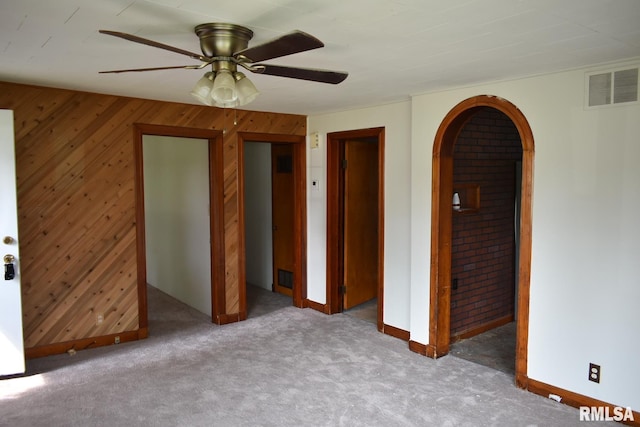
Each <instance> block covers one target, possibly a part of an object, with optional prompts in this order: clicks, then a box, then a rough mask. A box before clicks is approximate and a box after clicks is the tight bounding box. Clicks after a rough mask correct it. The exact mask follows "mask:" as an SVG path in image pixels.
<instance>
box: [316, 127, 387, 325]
mask: <svg viewBox="0 0 640 427" xmlns="http://www.w3.org/2000/svg"><path fill="white" fill-rule="evenodd" d="M384 135H385V128H384V127H378V128H369V129H358V130H349V131H342V132H331V133H328V134H327V288H326V301H327V305H328V306H329V311H330V313H329V314H332V313H339V312H340V310H341V306H342V304H341V301H340V291H339V286H340V278H339V276H340V273H339V271H340V254H339V249H338V248H339V238H340V230H339V228H340V225H339V212H340V195H341V191H340V168H341V162H340V160H341V159H340V156H341V154H342V151H343V149H344V142H345V140H347V139H360V138H377V140H378V230H379V231H380V232H379V233H378V260H379V261H378V307H377V309H378V310H377V313H378V319H377V322H376V326H377V328H378V330H379V331H381V332H382V331H383V330H384V324H383V318H384V312H383V307H384V158H385V157H384V152H385V138H384Z"/></svg>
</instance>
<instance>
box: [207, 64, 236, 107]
mask: <svg viewBox="0 0 640 427" xmlns="http://www.w3.org/2000/svg"><path fill="white" fill-rule="evenodd" d="M211 97H212V98H213V100H214V102H215V104H216V105H229V104H232V103H233V102H234V101H236V100H237V99H238V93H237V91H236V80H235V79H234V78H233V75H232V74H231V71H229V70H220V71H218V72H216V75H215V78H214V79H213V89H212V90H211Z"/></svg>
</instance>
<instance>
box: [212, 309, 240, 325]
mask: <svg viewBox="0 0 640 427" xmlns="http://www.w3.org/2000/svg"><path fill="white" fill-rule="evenodd" d="M246 318H247V313H246V312H245V313H244V317H243V313H232V314H219V315H217V316H216V317H215V318H214V320H213V323H215V324H216V325H228V324H229V323H236V322H240V321H241V320H245V319H246Z"/></svg>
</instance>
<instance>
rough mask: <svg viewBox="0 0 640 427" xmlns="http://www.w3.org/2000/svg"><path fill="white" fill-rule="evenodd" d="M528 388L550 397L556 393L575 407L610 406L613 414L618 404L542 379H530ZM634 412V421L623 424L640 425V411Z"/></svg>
mask: <svg viewBox="0 0 640 427" xmlns="http://www.w3.org/2000/svg"><path fill="white" fill-rule="evenodd" d="M527 382H528V388H527V390H528V391H530V392H532V393H535V394H538V395H540V396H543V397H549V395H550V394H555V395H557V396H560V397H561V398H562V400H560V403H562V404H565V405H568V406H572V407H574V408H579V407H581V406H596V407H608V408H609V411H610V412H609V413H610V414H613V408H615V407H616V406H618V405H613V404H611V403H607V402H603V401H602V400H598V399H594V398H592V397H588V396H585V395H582V394H578V393H574V392H572V391H568V390H564V389H562V388H560V387H555V386H552V385H549V384H546V383H543V382H540V381H536V380H532V379H530V378H529V379H528V381H527ZM632 412H633V418H634V421H633V422H628V421H627V422H623V423H622V424H626V425H630V426H638V427H640V412H637V411H632Z"/></svg>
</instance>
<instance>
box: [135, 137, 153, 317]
mask: <svg viewBox="0 0 640 427" xmlns="http://www.w3.org/2000/svg"><path fill="white" fill-rule="evenodd" d="M133 132H134V136H133V157H134V163H135V168H136V169H135V175H136V176H135V182H134V185H135V189H134V191H135V204H136V214H135V215H136V216H135V218H136V265H137V274H138V278H137V279H138V326H139V327H140V328H148V327H149V313H148V308H147V254H146V252H145V248H146V237H145V236H146V234H145V223H144V222H145V221H144V171H143V159H142V129H141V128H140V127H138V126H134V127H133Z"/></svg>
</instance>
